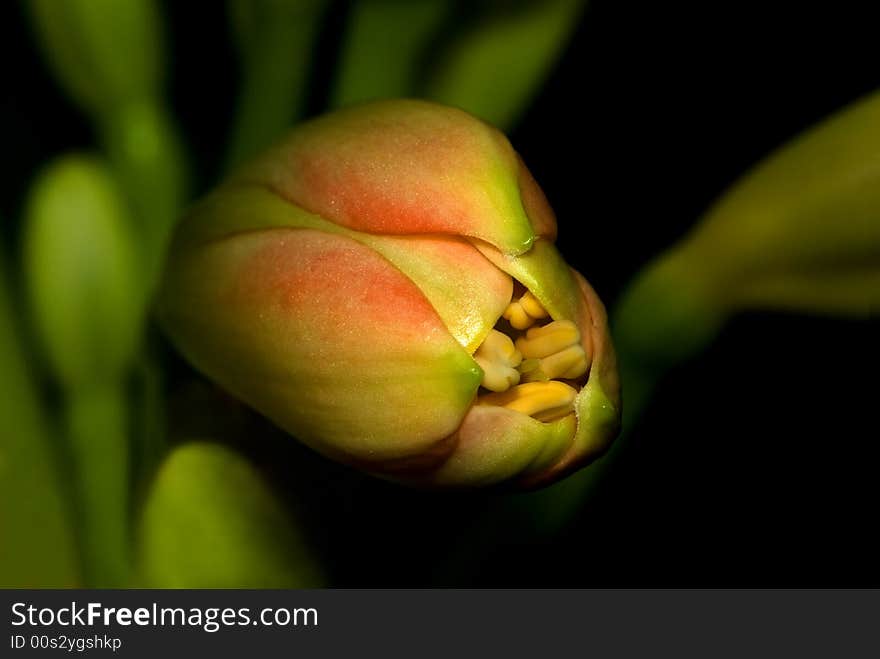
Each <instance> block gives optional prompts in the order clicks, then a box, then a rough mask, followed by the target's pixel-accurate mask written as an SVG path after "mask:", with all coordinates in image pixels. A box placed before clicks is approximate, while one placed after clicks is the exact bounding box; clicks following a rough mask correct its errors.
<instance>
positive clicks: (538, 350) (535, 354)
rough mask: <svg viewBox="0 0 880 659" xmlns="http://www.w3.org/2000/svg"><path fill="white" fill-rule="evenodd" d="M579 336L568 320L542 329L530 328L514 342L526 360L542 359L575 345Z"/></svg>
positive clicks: (549, 324) (550, 324) (558, 321)
mask: <svg viewBox="0 0 880 659" xmlns="http://www.w3.org/2000/svg"><path fill="white" fill-rule="evenodd" d="M580 340H581V334H580V332H578V328H577V326H576V325H575V324H574V323H573V322H571V321H570V320H554V321H553V322H552V323H548V324H547V325H544V326H543V327H532V328H531V329H529V331H528V332H526V335H525V336H522V337H520V338H518V339H517V340H516V347H517V348H518V349H519V351H520V352H521V353H522V356H523V357H524V358H526V359H543V358H544V357H549V356H550V355H554V354H556V353H557V352H561V351H563V350H565V349H566V348H568V347H569V346H573V345H577V344H578V343H579V342H580Z"/></svg>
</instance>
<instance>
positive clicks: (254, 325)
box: [160, 229, 482, 463]
mask: <svg viewBox="0 0 880 659" xmlns="http://www.w3.org/2000/svg"><path fill="white" fill-rule="evenodd" d="M160 311H161V314H162V318H163V322H164V324H165V326H166V328H167V329H168V331H169V334H170V336H171V337H172V339H173V341H174V342H175V344H176V345H177V347H178V348H179V349H180V350H181V352H183V354H184V355H186V356H187V358H188V359H189V360H190V361H191V362H192V363H193V364H194V365H195V366H196V367H198V368H199V369H200V370H202V371H203V372H205V373H206V374H207V375H209V376H210V377H211V378H212V379H214V380H216V381H217V382H218V383H219V384H221V385H222V386H223V387H224V388H226V389H227V390H228V391H230V392H231V393H233V394H234V395H236V396H238V397H239V398H241V399H242V400H244V401H245V402H247V403H248V404H250V405H252V406H253V407H254V408H255V409H257V410H259V411H260V412H262V413H263V414H265V415H266V416H268V417H269V418H270V419H271V420H272V421H274V422H275V423H276V424H278V425H279V426H280V427H282V428H284V429H285V430H287V431H288V432H290V433H292V434H293V435H295V436H297V437H298V438H300V439H301V440H303V441H304V442H306V443H307V444H309V445H311V446H312V447H313V448H315V449H317V450H318V451H320V452H322V453H324V454H326V455H328V456H331V457H334V458H336V459H339V460H342V461H345V462H359V463H381V462H382V461H384V460H394V459H401V458H406V457H407V456H413V455H419V454H421V453H423V452H426V451H430V450H431V448H432V446H434V445H436V444H437V443H440V442H443V441H444V439H445V438H447V437H448V436H449V435H451V434H452V433H454V432H455V430H456V429H457V428H458V426H459V425H460V423H461V421H462V419H463V418H464V416H465V414H466V412H467V410H468V409H469V408H470V406H471V403H472V402H473V399H474V396H475V394H476V391H477V388H478V386H479V383H480V379H481V376H482V373H481V371H480V369H479V367H478V366H477V365H476V363H475V362H474V361H473V360H472V358H471V357H470V356H469V355H468V353H467V352H466V351H465V350H464V349H463V348H462V347H461V346H460V345H459V344H458V342H457V341H456V340H455V339H454V338H453V337H452V336H451V335H450V334H449V332H448V331H447V329H446V327H445V326H444V324H443V322H442V321H441V319H440V317H439V316H438V315H437V313H436V312H435V311H434V309H433V308H432V306H431V304H430V303H429V301H428V300H427V299H426V298H425V296H424V295H423V294H422V293H421V291H420V290H419V289H418V288H417V287H416V286H415V285H414V284H413V283H412V282H411V281H410V280H409V279H407V278H406V277H405V276H404V275H403V274H401V273H400V271H398V270H397V269H396V268H395V267H394V266H392V265H391V264H390V263H389V262H388V261H387V260H386V259H384V258H383V257H382V256H380V255H378V254H376V253H375V252H374V251H373V250H371V249H370V248H369V247H366V246H364V245H362V244H360V243H358V242H356V241H354V240H351V239H350V238H346V237H344V236H340V235H331V234H327V233H323V232H318V231H314V230H309V229H275V230H266V231H258V232H249V233H242V234H237V235H235V236H234V237H232V238H230V239H225V240H224V239H220V240H216V241H213V242H210V243H207V244H205V245H204V246H202V247H201V248H198V249H194V250H190V251H189V252H188V254H187V255H186V256H185V257H184V258H182V259H176V260H173V261H172V263H171V265H170V267H169V272H168V277H167V279H166V283H165V285H164V287H163V291H162V295H161V300H160Z"/></svg>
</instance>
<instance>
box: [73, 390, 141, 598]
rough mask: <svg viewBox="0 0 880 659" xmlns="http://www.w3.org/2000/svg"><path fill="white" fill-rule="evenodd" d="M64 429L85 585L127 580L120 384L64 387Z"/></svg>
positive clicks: (126, 466) (125, 445)
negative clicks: (66, 388)
mask: <svg viewBox="0 0 880 659" xmlns="http://www.w3.org/2000/svg"><path fill="white" fill-rule="evenodd" d="M64 412H65V414H64V417H65V430H66V432H67V439H68V442H69V444H70V454H71V467H72V471H73V473H74V477H75V485H76V495H77V496H76V508H77V517H78V519H79V527H78V529H77V530H78V532H79V533H78V535H79V542H80V547H81V548H82V554H83V563H84V572H85V578H86V585H87V586H89V587H95V588H119V587H121V586H124V585H126V583H127V581H128V577H129V567H130V565H129V563H130V553H131V552H130V545H131V537H130V532H131V528H130V524H129V519H130V517H131V515H130V507H131V492H130V489H131V488H130V486H129V483H130V473H129V472H130V469H131V467H130V458H129V456H130V454H131V448H130V442H129V438H128V411H127V402H126V400H125V394H124V390H123V387H122V386H121V385H120V384H119V383H109V384H106V385H103V386H95V387H90V388H89V389H80V390H75V391H71V392H68V395H67V397H66V400H65V401H64Z"/></svg>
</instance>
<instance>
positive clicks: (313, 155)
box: [233, 100, 556, 254]
mask: <svg viewBox="0 0 880 659" xmlns="http://www.w3.org/2000/svg"><path fill="white" fill-rule="evenodd" d="M521 168H522V169H524V166H523V165H521V163H520V160H519V158H518V156H517V155H516V152H515V151H514V150H513V148H512V147H511V146H510V143H509V142H508V141H507V138H505V137H504V135H502V134H501V133H500V132H498V131H497V130H496V129H495V128H492V127H491V126H489V125H488V124H485V123H483V122H481V121H479V120H476V119H475V118H474V117H472V116H470V115H468V114H466V113H464V112H462V111H461V110H457V109H455V108H449V107H443V106H438V105H435V104H432V103H426V102H423V101H415V100H392V101H382V102H377V103H371V104H369V105H364V106H355V107H353V108H350V109H346V110H341V111H338V112H334V113H332V114H330V115H327V116H325V117H321V118H318V119H315V120H312V121H309V122H306V123H304V124H302V125H300V126H299V127H297V128H296V129H295V130H294V131H292V132H291V134H290V135H289V136H288V137H287V138H286V139H285V140H283V141H282V142H281V143H280V144H279V145H278V146H277V147H276V148H274V149H272V150H271V151H269V152H268V153H267V154H266V155H265V156H263V157H262V158H260V159H258V160H256V161H254V162H252V163H251V164H249V165H247V166H245V167H244V168H242V169H241V170H239V171H238V172H237V173H236V174H235V175H234V176H233V180H236V181H240V182H250V183H256V184H258V185H263V186H266V187H267V188H269V189H271V190H273V191H274V192H276V193H277V194H279V195H280V196H282V197H283V198H284V199H286V200H288V201H289V202H290V203H292V204H296V205H298V206H300V207H301V208H303V209H305V210H307V211H309V212H311V213H314V214H316V215H320V216H321V217H323V218H325V219H327V220H330V221H332V222H335V223H336V224H339V225H341V226H345V227H348V228H350V229H354V230H357V231H363V232H367V233H378V234H396V235H406V234H421V233H444V234H455V235H461V236H468V237H473V238H479V239H481V240H484V241H486V242H488V243H490V244H492V245H494V246H496V247H497V248H498V249H500V250H501V251H502V252H504V253H506V254H521V253H523V252H525V251H527V250H528V249H529V248H530V247H531V245H532V243H533V242H534V241H535V240H536V239H537V238H538V237H539V235H541V234H547V235H550V236H551V237H552V235H555V228H556V227H555V220H554V219H553V217H552V211H550V212H549V213H548V212H547V211H548V209H549V206H548V205H547V204H546V200H544V201H542V198H543V195H542V193H540V190H539V189H538V188H537V185H536V184H534V181H533V180H532V179H531V175H529V174H528V173H527V172H525V173H521ZM521 186H522V187H523V188H524V190H525V192H526V194H525V195H523V194H522V190H521ZM524 199H525V201H526V202H528V203H527V205H528V206H529V208H525V207H524ZM529 209H535V212H536V217H535V218H534V224H533V223H532V222H531V221H530V218H529V216H528V211H529Z"/></svg>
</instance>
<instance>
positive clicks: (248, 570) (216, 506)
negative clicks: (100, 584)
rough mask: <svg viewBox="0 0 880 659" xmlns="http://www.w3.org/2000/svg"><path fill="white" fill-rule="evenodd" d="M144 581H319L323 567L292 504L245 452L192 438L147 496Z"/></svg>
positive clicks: (202, 584) (183, 584)
mask: <svg viewBox="0 0 880 659" xmlns="http://www.w3.org/2000/svg"><path fill="white" fill-rule="evenodd" d="M139 540H140V542H139V546H140V556H139V572H140V574H139V578H140V580H141V582H142V583H140V584H139V585H142V586H145V587H150V588H315V587H319V586H321V585H322V577H321V572H320V569H319V567H318V565H317V563H316V562H315V560H314V558H313V557H312V555H311V553H310V551H309V550H308V549H307V547H306V545H305V544H304V543H303V540H302V538H301V536H300V533H299V531H298V530H297V528H296V527H295V526H294V525H293V524H291V520H290V518H289V516H288V513H287V511H285V509H284V507H282V505H281V504H280V503H279V502H278V500H277V499H276V498H275V496H274V495H273V494H272V492H271V490H270V489H269V488H268V487H267V486H266V484H265V483H264V482H263V479H262V478H261V477H260V475H259V473H258V472H257V471H256V470H255V469H254V468H253V467H252V466H251V465H250V464H248V463H247V462H246V461H245V460H244V459H242V458H241V457H239V456H238V455H236V454H235V453H233V452H232V451H230V450H229V449H226V448H224V447H222V446H219V445H217V444H211V443H209V442H191V443H188V444H184V445H183V446H180V447H178V448H176V449H175V450H174V451H172V453H171V454H170V455H169V456H168V458H167V459H166V460H165V463H164V464H163V465H162V467H161V469H160V470H159V473H158V474H157V475H156V480H155V482H154V483H153V487H152V489H151V491H150V493H149V495H148V497H147V500H146V502H145V504H144V512H143V518H142V520H141V527H140V537H139Z"/></svg>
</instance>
